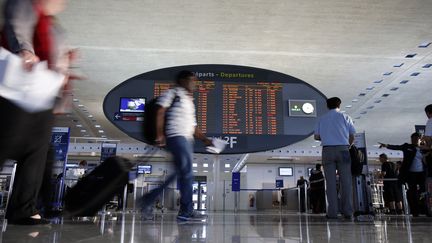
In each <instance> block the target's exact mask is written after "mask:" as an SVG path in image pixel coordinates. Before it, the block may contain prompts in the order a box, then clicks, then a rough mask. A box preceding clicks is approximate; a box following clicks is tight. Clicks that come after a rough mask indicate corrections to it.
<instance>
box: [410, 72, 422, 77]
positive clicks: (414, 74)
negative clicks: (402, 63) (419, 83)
mask: <svg viewBox="0 0 432 243" xmlns="http://www.w3.org/2000/svg"><path fill="white" fill-rule="evenodd" d="M419 74H420V72H414V73H411V75H410V76H413V77H415V76H418V75H419Z"/></svg>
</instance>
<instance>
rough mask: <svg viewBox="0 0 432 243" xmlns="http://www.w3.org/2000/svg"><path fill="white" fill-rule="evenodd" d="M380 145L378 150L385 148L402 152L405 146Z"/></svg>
mask: <svg viewBox="0 0 432 243" xmlns="http://www.w3.org/2000/svg"><path fill="white" fill-rule="evenodd" d="M379 144H380V146H379V147H380V148H386V149H390V150H404V149H405V146H404V145H392V144H385V143H379Z"/></svg>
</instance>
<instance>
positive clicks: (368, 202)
mask: <svg viewBox="0 0 432 243" xmlns="http://www.w3.org/2000/svg"><path fill="white" fill-rule="evenodd" d="M353 182H354V183H353V185H354V200H353V203H354V218H355V220H357V221H373V219H374V209H373V204H372V192H371V182H370V179H369V177H368V176H366V175H358V176H354V178H353Z"/></svg>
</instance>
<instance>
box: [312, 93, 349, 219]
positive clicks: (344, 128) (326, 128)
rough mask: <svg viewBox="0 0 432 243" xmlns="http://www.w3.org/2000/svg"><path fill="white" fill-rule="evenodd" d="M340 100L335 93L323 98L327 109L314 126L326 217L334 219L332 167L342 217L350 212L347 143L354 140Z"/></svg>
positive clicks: (335, 216)
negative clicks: (320, 158)
mask: <svg viewBox="0 0 432 243" xmlns="http://www.w3.org/2000/svg"><path fill="white" fill-rule="evenodd" d="M341 103H342V101H341V100H340V99H339V98H338V97H333V98H330V99H328V100H327V108H328V109H329V111H328V112H327V113H326V114H324V115H323V116H322V117H320V119H319V121H318V124H317V125H316V127H315V135H314V137H315V139H316V140H320V141H321V146H322V147H323V149H322V162H323V163H322V164H323V167H324V174H325V180H326V186H327V190H326V194H327V202H328V207H327V218H329V219H335V218H337V214H338V211H339V210H338V197H337V190H336V170H337V171H338V173H339V178H340V185H341V189H340V191H341V202H342V204H341V206H342V208H341V209H340V211H341V212H342V214H343V215H344V217H345V218H346V219H351V218H352V214H353V206H352V205H353V202H352V175H351V157H350V153H349V146H350V145H351V144H352V143H353V142H354V134H355V128H354V124H353V121H352V119H351V117H349V116H348V115H346V114H344V113H341V112H340V105H341Z"/></svg>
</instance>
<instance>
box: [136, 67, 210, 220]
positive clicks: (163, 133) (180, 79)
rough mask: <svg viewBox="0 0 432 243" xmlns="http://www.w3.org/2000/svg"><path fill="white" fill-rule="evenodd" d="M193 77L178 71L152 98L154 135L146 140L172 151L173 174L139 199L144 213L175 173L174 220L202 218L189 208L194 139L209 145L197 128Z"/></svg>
mask: <svg viewBox="0 0 432 243" xmlns="http://www.w3.org/2000/svg"><path fill="white" fill-rule="evenodd" d="M196 81H197V78H196V76H195V74H194V73H193V72H190V71H181V72H179V73H178V74H177V78H176V81H175V83H176V86H175V87H174V88H171V89H169V90H167V91H166V92H165V93H163V94H162V95H161V96H160V97H158V98H157V100H156V105H157V108H156V110H155V116H156V134H155V140H154V141H149V142H150V143H153V144H155V145H156V146H159V147H166V149H167V150H168V151H169V152H171V153H172V155H173V160H174V165H175V169H176V174H175V175H172V176H170V177H169V178H168V179H167V181H166V182H165V183H164V185H162V186H161V187H159V188H156V189H154V190H153V191H151V192H150V193H149V194H147V195H145V196H144V198H143V204H142V207H143V209H144V212H145V211H147V212H148V210H147V209H148V208H149V207H150V206H151V205H153V203H154V201H155V199H156V198H157V196H158V195H159V194H160V193H161V192H162V190H163V188H165V187H166V186H168V185H169V183H171V182H172V181H173V180H174V178H175V176H177V180H178V186H179V190H180V196H181V198H180V211H179V213H178V216H177V219H178V220H182V221H202V220H204V219H205V217H204V215H201V214H198V213H197V212H195V211H194V210H193V202H192V182H193V173H192V161H193V143H194V138H197V139H199V140H201V141H202V142H203V143H204V144H205V145H206V146H210V145H212V141H211V140H210V139H208V138H207V137H206V136H205V135H204V134H203V133H202V132H201V130H200V129H199V128H198V127H197V122H196V116H195V104H194V103H193V92H194V90H195V82H196Z"/></svg>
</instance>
